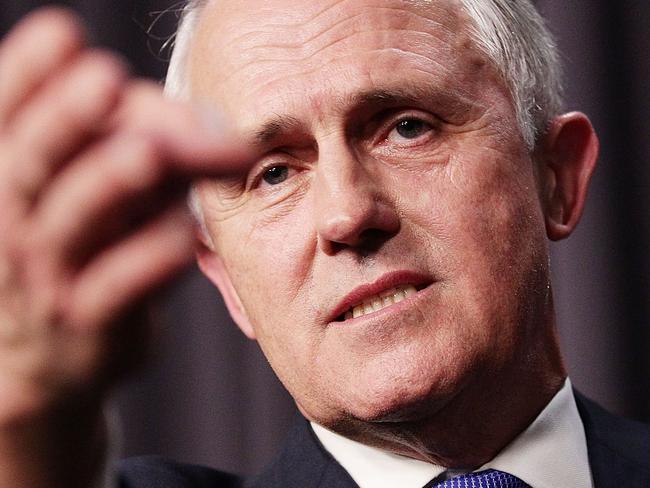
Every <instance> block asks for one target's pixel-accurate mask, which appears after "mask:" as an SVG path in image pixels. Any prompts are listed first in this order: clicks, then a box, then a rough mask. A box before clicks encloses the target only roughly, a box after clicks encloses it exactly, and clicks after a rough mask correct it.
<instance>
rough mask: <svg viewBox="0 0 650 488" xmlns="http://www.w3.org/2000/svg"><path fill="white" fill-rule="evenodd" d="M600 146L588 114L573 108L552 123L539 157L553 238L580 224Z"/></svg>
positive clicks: (548, 223)
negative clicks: (574, 110)
mask: <svg viewBox="0 0 650 488" xmlns="http://www.w3.org/2000/svg"><path fill="white" fill-rule="evenodd" d="M598 147H599V144H598V137H597V136H596V132H595V131H594V128H593V126H592V125H591V122H590V121H589V119H588V118H587V116H586V115H585V114H583V113H580V112H571V113H568V114H564V115H561V116H559V117H556V118H555V119H554V120H553V122H552V123H551V126H550V129H549V131H548V133H547V134H546V136H545V138H544V140H543V141H542V148H541V149H542V154H541V157H540V158H539V164H540V171H539V177H540V178H541V181H540V189H541V199H542V205H543V208H544V214H545V218H546V234H547V235H548V237H549V239H551V240H554V241H557V240H560V239H564V238H565V237H568V236H569V235H570V234H571V232H573V230H574V229H575V228H576V226H577V225H578V222H579V220H580V217H581V216H582V211H583V209H584V206H585V200H586V198H587V189H588V187H589V182H590V180H591V175H592V173H593V171H594V168H595V167H596V160H597V159H598Z"/></svg>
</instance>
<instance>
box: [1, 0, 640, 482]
mask: <svg viewBox="0 0 650 488" xmlns="http://www.w3.org/2000/svg"><path fill="white" fill-rule="evenodd" d="M46 3H47V2H43V1H40V0H31V1H25V0H23V1H7V0H1V1H0V6H1V8H0V34H3V33H5V32H6V31H7V29H8V28H9V27H10V26H11V25H12V24H13V23H14V22H15V21H16V20H17V19H18V18H20V17H21V16H22V15H24V14H25V13H26V12H28V11H30V10H32V9H34V8H37V7H39V6H41V5H44V4H46ZM60 3H61V4H63V5H68V6H70V7H72V8H74V9H75V10H76V11H77V12H78V13H79V14H81V15H82V16H83V17H84V18H85V20H86V21H87V23H88V25H89V30H90V32H91V35H92V39H93V42H95V43H97V44H100V45H102V46H108V47H110V48H112V49H115V50H117V51H119V52H121V53H122V54H123V55H124V56H125V57H126V58H128V59H129V60H130V62H131V63H132V65H133V69H134V71H135V72H136V73H138V74H141V75H143V76H148V77H153V78H155V79H157V80H162V79H163V77H164V73H165V70H166V63H165V59H166V58H168V55H169V52H168V51H166V50H164V49H162V48H163V45H164V41H165V40H166V39H167V38H168V37H169V36H170V35H171V34H172V33H173V31H174V28H175V24H176V21H177V12H178V9H179V8H180V7H181V6H182V3H183V2H180V3H178V2H174V1H173V0H144V1H143V0H140V1H116V0H78V1H67V2H60ZM537 3H538V5H539V7H540V9H541V10H542V12H543V13H544V14H545V16H546V18H547V19H548V21H549V24H550V26H551V28H552V30H553V31H554V32H555V34H556V36H557V38H558V41H559V44H560V47H561V50H562V53H563V56H564V63H565V68H566V81H567V102H568V108H570V109H579V110H582V111H584V112H586V113H587V114H589V116H590V117H591V118H592V120H593V122H594V124H595V126H596V129H597V130H598V132H599V134H600V137H601V143H602V153H601V158H600V166H599V168H598V171H597V173H596V176H595V180H594V181H593V184H592V188H591V192H590V195H589V201H588V205H587V210H586V214H585V216H584V218H583V220H582V223H581V224H580V226H579V228H578V230H577V232H576V233H575V234H574V235H573V236H572V237H571V238H570V239H569V240H568V241H564V242H561V243H559V244H554V245H553V247H552V252H553V266H554V281H555V294H556V300H557V308H558V314H559V324H560V334H561V339H562V344H563V348H564V353H565V355H566V357H567V361H568V365H569V370H570V374H571V378H572V381H573V383H574V385H576V386H577V387H578V388H579V389H580V390H582V391H583V392H584V393H586V394H587V395H589V396H591V397H593V398H594V399H596V400H598V401H599V402H601V403H602V404H604V405H605V406H607V407H608V408H609V409H610V410H612V411H615V412H617V413H620V414H624V415H627V416H629V417H634V418H637V419H640V420H644V421H646V422H648V421H650V330H649V327H650V252H649V251H648V248H649V247H650V164H648V162H649V160H650V137H649V135H650V95H649V93H650V54H649V53H650V4H649V3H648V2H647V0H619V1H617V2H612V1H611V0H556V1H551V0H539V1H538V2H537ZM161 49H162V51H161ZM6 76H11V73H0V77H6ZM159 327H160V340H159V341H158V343H157V345H156V351H155V354H154V358H153V360H152V361H151V362H150V363H149V365H148V366H147V367H146V368H145V369H143V370H142V371H141V373H140V374H139V375H138V376H137V377H136V378H134V379H132V380H130V381H129V382H128V383H127V384H126V385H124V386H123V387H121V388H120V389H119V391H118V392H117V394H116V398H115V403H116V405H117V409H118V410H119V412H120V413H121V419H122V420H121V422H122V425H123V430H124V438H123V441H122V454H123V455H137V454H162V455H165V456H170V457H173V458H176V459H179V460H183V461H189V462H194V463H202V464H207V465H212V466H216V467H219V468H222V469H227V470H230V471H235V472H240V473H251V472H255V471H257V470H258V469H259V468H260V467H261V466H262V465H263V464H265V463H266V462H267V461H268V460H269V458H270V457H271V456H272V454H273V453H274V452H275V450H276V449H277V447H278V445H279V443H280V441H281V439H282V437H283V434H284V431H285V430H286V428H287V426H288V424H289V423H290V422H291V420H292V418H293V416H294V415H296V413H295V409H294V407H293V404H292V402H291V399H290V398H289V397H288V395H287V394H286V392H285V391H284V390H283V389H282V387H281V386H280V385H279V383H278V381H277V380H276V379H275V377H274V375H273V373H272V372H271V371H270V369H269V367H268V365H267V363H266V361H265V359H264V358H263V356H262V355H261V353H260V352H259V351H258V349H257V346H256V345H255V344H254V343H251V342H248V341H247V340H245V338H244V336H243V335H242V334H241V333H240V332H239V331H238V330H237V329H236V327H235V326H234V325H233V324H232V323H231V321H230V319H229V318H228V316H227V313H226V312H225V309H224V307H223V305H222V302H221V298H220V296H219V295H218V293H217V292H216V290H214V289H213V288H212V287H211V286H210V285H209V284H208V282H207V281H206V280H205V279H204V278H202V277H201V276H200V275H199V273H198V272H197V271H196V270H190V271H189V272H188V273H186V274H185V275H184V276H183V277H182V278H181V279H180V280H179V282H178V284H177V285H175V286H174V288H173V289H172V290H171V291H169V292H168V293H167V294H166V296H165V298H164V300H162V304H161V306H160V324H159Z"/></svg>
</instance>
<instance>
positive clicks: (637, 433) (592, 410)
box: [575, 392, 650, 488]
mask: <svg viewBox="0 0 650 488" xmlns="http://www.w3.org/2000/svg"><path fill="white" fill-rule="evenodd" d="M575 396H576V404H577V405H578V411H579V412H580V417H581V418H582V423H583V425H584V427H585V435H586V438H587V450H588V453H589V465H590V467H591V472H592V474H593V477H594V485H595V488H609V487H618V486H626V487H630V488H644V487H650V426H648V425H645V424H642V423H639V422H633V421H631V420H626V419H623V418H621V417H616V416H614V415H612V414H610V413H609V412H607V411H606V410H604V409H603V408H601V407H600V406H599V405H597V404H596V403H594V402H592V401H591V400H589V399H587V398H585V397H584V396H582V395H581V394H580V393H578V392H575Z"/></svg>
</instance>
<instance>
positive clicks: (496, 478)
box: [427, 469, 531, 488]
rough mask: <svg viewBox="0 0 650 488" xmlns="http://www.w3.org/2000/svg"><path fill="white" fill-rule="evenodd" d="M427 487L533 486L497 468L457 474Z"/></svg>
mask: <svg viewBox="0 0 650 488" xmlns="http://www.w3.org/2000/svg"><path fill="white" fill-rule="evenodd" d="M427 488H531V487H530V486H529V485H527V484H526V483H524V482H523V481H521V480H520V479H519V478H517V477H516V476H513V475H511V474H509V473H504V472H503V471H497V470H496V469H488V470H486V471H481V472H478V473H467V474H462V475H460V476H456V477H454V478H451V479H449V480H446V481H441V482H439V483H437V484H435V485H427Z"/></svg>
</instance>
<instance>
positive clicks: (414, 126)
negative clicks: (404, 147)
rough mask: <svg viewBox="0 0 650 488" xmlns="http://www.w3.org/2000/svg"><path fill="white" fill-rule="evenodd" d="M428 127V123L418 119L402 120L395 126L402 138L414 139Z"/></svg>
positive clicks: (426, 130) (428, 128) (427, 129)
mask: <svg viewBox="0 0 650 488" xmlns="http://www.w3.org/2000/svg"><path fill="white" fill-rule="evenodd" d="M430 129H431V126H430V125H429V124H427V123H426V122H424V121H422V120H418V119H406V120H402V121H400V122H399V123H398V124H397V125H396V126H395V130H396V131H397V133H398V134H399V135H400V136H401V137H403V138H404V139H416V138H418V137H420V136H421V135H422V134H424V133H426V132H428V131H429V130H430Z"/></svg>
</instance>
